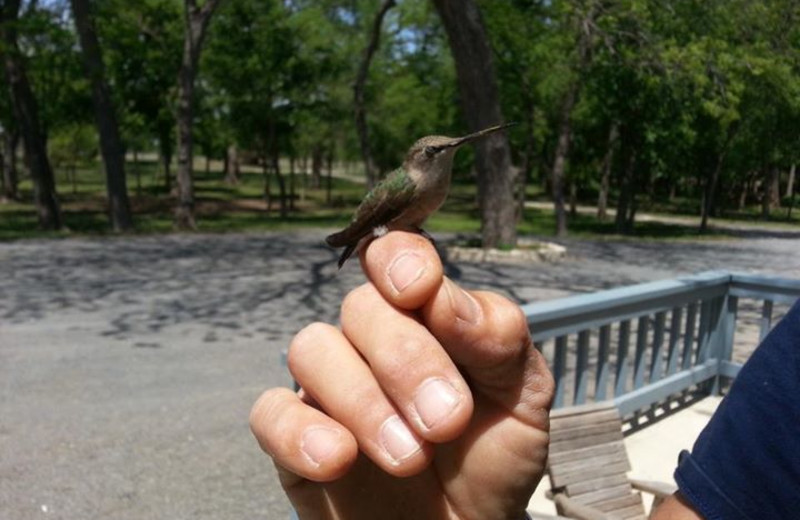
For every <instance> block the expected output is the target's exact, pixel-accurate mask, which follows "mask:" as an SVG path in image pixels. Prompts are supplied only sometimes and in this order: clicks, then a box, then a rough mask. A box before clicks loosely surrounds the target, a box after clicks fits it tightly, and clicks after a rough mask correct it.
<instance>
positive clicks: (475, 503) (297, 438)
mask: <svg viewBox="0 0 800 520" xmlns="http://www.w3.org/2000/svg"><path fill="white" fill-rule="evenodd" d="M361 264H362V266H363V268H364V271H365V273H366V274H367V277H368V278H369V280H370V282H369V283H367V284H365V285H362V286H361V287H358V288H357V289H355V290H353V291H352V292H350V293H349V294H348V295H347V297H346V298H345V300H344V302H343V304H342V309H341V330H339V329H337V328H335V327H333V326H330V325H326V324H322V323H315V324H312V325H309V326H307V327H306V328H304V329H303V330H302V331H300V332H299V333H298V334H297V335H296V336H295V338H294V340H293V341H292V343H291V346H290V349H289V369H290V371H291V373H292V375H293V377H294V378H295V380H297V381H298V383H299V384H300V385H301V387H302V390H301V391H300V392H297V393H295V392H293V391H291V390H289V389H286V388H275V389H272V390H268V391H267V392H265V393H264V394H263V395H262V396H261V397H260V398H259V399H258V401H257V402H256V404H255V405H254V406H253V410H252V413H251V416H250V425H251V428H252V430H253V433H254V435H255V437H256V439H257V440H258V442H259V444H260V445H261V447H262V449H263V450H264V451H265V452H267V453H268V454H269V455H270V456H271V457H272V458H273V460H274V462H275V465H276V467H277V468H278V473H279V476H280V480H281V485H282V486H283V488H284V490H285V491H286V493H287V495H288V497H289V499H290V500H291V501H292V503H293V505H294V507H295V509H296V511H297V513H298V515H299V516H300V518H301V519H317V518H345V519H362V518H363V519H375V518H381V519H387V518H398V519H400V518H402V519H406V518H407V519H439V518H442V519H444V518H447V519H470V520H473V519H474V520H478V519H487V520H489V519H491V520H497V519H510V520H517V519H521V518H524V510H525V507H526V505H527V503H528V500H529V498H530V496H531V494H532V493H533V491H534V489H535V488H536V485H537V484H538V483H539V480H540V479H541V476H542V473H543V471H544V465H545V461H546V458H547V445H548V439H549V436H548V427H549V420H548V412H549V408H550V404H551V400H552V396H553V387H554V385H553V379H552V376H551V375H550V372H549V371H548V369H547V366H546V363H545V360H544V358H543V357H542V356H541V354H540V353H539V352H538V351H537V350H536V349H535V348H533V345H532V343H531V339H530V334H529V332H528V326H527V322H526V320H525V317H524V315H523V314H522V311H521V310H520V309H519V307H518V306H517V305H515V304H513V303H512V302H510V301H508V300H507V299H505V298H503V297H500V296H499V295H496V294H494V293H491V292H478V291H474V292H467V291H464V290H462V289H461V288H459V287H458V286H457V285H456V284H455V283H453V282H452V281H450V280H449V279H447V278H445V277H444V276H443V272H442V265H441V262H440V260H439V257H438V255H437V253H436V251H435V250H434V248H433V247H432V246H431V244H430V242H429V241H428V240H426V239H425V238H423V237H421V236H419V235H415V234H410V233H403V232H392V233H389V234H388V235H386V236H385V237H383V238H380V239H378V240H375V241H373V242H372V243H371V244H370V246H369V247H368V248H367V249H366V251H365V252H362V254H361Z"/></svg>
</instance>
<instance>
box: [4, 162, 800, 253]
mask: <svg viewBox="0 0 800 520" xmlns="http://www.w3.org/2000/svg"><path fill="white" fill-rule="evenodd" d="M157 171H158V165H157V164H156V163H154V162H140V163H139V164H138V165H137V166H136V167H134V165H132V164H130V163H129V164H128V189H129V193H130V198H131V203H132V206H133V210H134V220H135V226H136V231H135V233H139V234H149V233H168V232H172V230H173V227H172V216H173V213H172V212H173V204H174V200H173V197H171V196H170V193H169V192H168V190H167V188H166V187H165V185H164V181H163V177H162V176H161V175H158V174H157ZM137 172H138V174H139V177H138V178H139V180H138V182H137V175H136V173H137ZM284 173H285V172H284ZM240 181H241V182H240V183H239V184H237V185H235V186H232V185H228V184H225V183H224V182H222V175H221V173H220V172H219V171H211V172H206V171H205V170H197V171H196V172H195V197H196V201H197V224H198V230H199V231H202V232H213V233H223V232H241V231H268V230H292V229H305V228H319V227H329V228H332V227H341V226H344V225H346V224H347V222H349V220H350V217H351V215H352V211H353V209H354V208H355V207H356V205H357V204H358V203H359V202H360V200H361V198H362V197H363V195H364V186H363V184H359V183H357V182H352V181H350V180H346V179H341V178H334V179H333V180H332V189H331V200H330V203H328V201H327V191H326V190H325V186H326V182H327V179H326V178H323V180H322V182H323V189H316V190H312V189H309V188H306V187H304V177H303V176H301V175H298V176H296V186H295V194H296V197H295V205H296V210H295V211H292V212H291V213H290V214H289V216H288V217H286V218H280V216H279V212H278V205H279V202H278V193H279V191H278V184H277V181H276V179H275V178H274V176H272V179H271V184H270V191H271V193H272V197H273V206H272V210H271V211H267V210H266V203H265V198H264V179H263V176H262V174H261V173H260V172H258V171H255V170H253V169H249V170H247V171H245V172H243V174H242V176H241V179H240ZM286 182H287V189H288V182H289V179H288V175H286ZM56 184H57V186H58V191H59V198H60V200H61V204H62V212H63V217H64V222H65V226H66V228H67V229H66V230H64V231H60V232H44V231H41V230H39V229H38V224H37V220H36V213H35V211H34V208H33V205H32V204H30V203H26V202H12V203H7V204H0V240H15V239H23V238H51V237H65V236H98V235H105V234H109V233H110V229H109V224H108V218H107V216H106V214H105V179H104V177H103V175H102V173H101V170H100V168H99V165H97V164H94V165H91V166H90V167H87V168H82V169H80V170H79V171H78V172H77V175H76V179H75V182H74V184H73V182H72V179H71V177H69V176H67V175H66V174H65V172H63V171H58V172H57V174H56ZM31 190H32V186H31V184H30V181H27V180H26V181H23V182H22V183H21V184H20V193H21V196H22V200H23V201H29V200H31V198H32V193H31ZM526 196H527V197H528V199H529V200H546V194H544V193H543V192H542V189H541V187H540V186H538V185H531V186H528V187H527V188H526ZM690 206H691V201H686V200H683V201H676V202H675V205H674V207H672V208H671V209H672V211H674V213H677V214H684V213H685V211H687V210H688V209H689V208H690ZM648 209H649V210H651V211H652V210H658V211H661V212H667V213H668V214H669V212H670V207H667V206H663V205H661V206H653V207H652V208H648ZM784 215H785V210H783V211H782V212H781V213H780V216H781V217H782V216H784ZM693 216H694V215H693ZM743 216H745V217H746V218H745V219H746V220H749V218H747V217H750V216H751V215H750V213H748V214H746V215H743ZM794 217H795V218H794V220H793V222H790V223H785V224H783V225H780V224H778V226H777V227H778V228H787V227H789V226H792V225H796V223H797V222H798V219H800V209H798V211H795V213H794ZM480 227H481V226H480V216H479V213H478V208H477V203H476V187H475V185H474V184H473V183H470V182H468V181H464V180H457V181H456V182H454V183H453V186H452V188H451V192H450V195H449V197H448V199H447V202H446V203H445V205H444V207H443V208H442V209H441V210H440V211H439V212H437V213H436V214H435V215H433V216H432V217H431V219H430V220H429V222H428V224H427V226H426V228H427V229H429V230H430V231H433V232H458V233H478V232H479V231H480ZM554 229H555V218H554V214H553V212H552V211H551V210H549V209H543V210H542V209H526V211H525V213H524V215H523V219H522V221H521V222H520V224H519V232H520V233H521V234H524V235H536V236H543V237H548V236H552V235H553V232H554ZM569 232H570V235H571V236H577V237H584V238H595V239H598V238H599V239H604V238H615V239H616V238H626V239H636V240H685V239H698V238H702V239H720V238H726V237H727V236H728V235H726V234H725V233H723V232H715V233H707V234H704V235H700V234H699V233H698V231H697V227H696V226H695V225H682V224H668V223H661V222H647V221H645V222H637V223H636V225H635V227H634V230H633V233H632V234H630V235H624V236H621V235H619V234H617V233H616V231H615V229H614V223H613V221H605V222H601V221H599V220H597V219H596V218H595V217H594V216H590V215H580V214H579V215H577V216H575V217H572V218H570V220H569Z"/></svg>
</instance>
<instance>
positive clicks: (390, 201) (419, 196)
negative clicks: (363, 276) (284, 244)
mask: <svg viewBox="0 0 800 520" xmlns="http://www.w3.org/2000/svg"><path fill="white" fill-rule="evenodd" d="M515 124H516V123H507V124H504V125H497V126H491V127H489V128H485V129H483V130H481V131H479V132H475V133H472V134H468V135H465V136H462V137H445V136H442V135H429V136H427V137H423V138H422V139H419V140H418V141H417V142H415V143H414V144H413V145H412V146H411V148H410V149H409V150H408V153H407V154H406V158H405V160H404V161H403V165H402V166H401V167H400V168H398V169H396V170H394V171H393V172H392V173H390V174H389V175H388V176H386V178H384V179H383V180H382V181H381V182H379V183H378V184H376V185H375V187H374V188H373V189H372V190H370V191H369V193H367V194H366V196H364V200H362V201H361V204H360V205H359V206H358V209H356V212H355V214H354V215H353V220H352V221H351V222H350V224H349V225H348V226H347V227H346V228H344V229H343V230H342V231H339V232H338V233H333V234H332V235H328V237H327V238H326V239H325V242H327V244H328V245H329V246H330V247H333V248H339V247H344V251H342V254H341V256H340V257H339V269H341V268H342V266H343V265H344V263H345V262H346V261H347V259H348V258H350V255H352V254H353V251H355V250H356V248H357V247H358V246H359V244H360V243H361V241H362V240H364V239H366V240H367V241H368V240H371V239H373V238H378V237H381V236H383V235H385V234H386V233H388V232H389V231H390V230H396V229H402V230H406V231H414V232H417V233H420V234H422V235H423V236H425V237H426V238H428V239H430V240H432V239H431V237H430V235H428V234H427V233H426V232H425V231H424V230H423V229H422V227H421V226H422V224H423V223H424V222H425V220H426V219H427V218H428V217H429V216H430V215H431V214H432V213H433V212H435V211H436V210H437V209H439V207H440V206H441V205H442V203H443V202H444V201H445V199H446V198H447V192H448V191H449V189H450V178H451V176H452V168H453V157H454V156H455V154H456V151H457V150H458V148H459V147H460V146H461V145H463V144H465V143H469V142H471V141H474V140H475V139H478V138H480V137H483V136H485V135H488V134H491V133H492V132H496V131H498V130H502V129H504V128H508V127H509V126H513V125H515Z"/></svg>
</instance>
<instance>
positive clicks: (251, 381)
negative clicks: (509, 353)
mask: <svg viewBox="0 0 800 520" xmlns="http://www.w3.org/2000/svg"><path fill="white" fill-rule="evenodd" d="M324 234H325V233H324V232H323V231H321V230H320V231H309V232H304V233H270V234H236V235H170V236H160V237H152V236H150V237H122V238H109V239H93V240H86V239H69V240H53V241H20V242H11V243H0V518H2V519H15V520H27V519H46V518H53V519H101V518H102V519H104V518H113V519H120V520H124V519H137V520H138V519H173V520H178V519H193V520H200V519H253V518H267V519H273V518H274V519H281V518H286V514H287V511H288V503H287V501H286V500H285V499H284V498H283V496H282V493H281V491H280V489H279V487H278V485H277V482H276V479H275V474H274V471H273V469H272V468H271V465H270V464H269V462H268V460H267V459H266V458H265V457H264V456H263V455H262V454H261V452H260V451H259V449H258V447H257V446H256V444H255V442H254V441H253V439H252V438H251V435H250V433H249V429H248V425H247V416H248V412H249V409H250V406H251V404H252V403H253V401H254V400H255V399H256V397H257V396H258V395H259V394H260V392H261V391H262V390H263V389H265V388H267V387H270V386H275V385H287V384H289V379H288V377H287V375H286V374H285V372H284V369H283V368H282V366H281V351H282V349H284V348H285V347H286V345H287V344H288V341H289V339H290V338H291V336H292V334H293V333H294V332H296V331H297V330H298V329H299V328H300V327H301V326H302V325H303V324H306V323H308V322H311V321H314V320H323V321H328V322H335V321H336V318H337V313H338V309H337V305H338V302H339V301H340V300H341V298H342V296H343V295H344V294H345V293H346V291H348V290H349V289H351V288H353V287H354V286H356V285H357V284H359V283H361V282H362V281H363V278H362V276H361V274H360V272H359V270H358V266H357V264H356V263H349V264H348V265H347V266H346V267H345V268H344V269H343V270H342V271H341V272H339V273H337V271H336V267H335V259H336V253H335V252H334V251H331V250H329V249H327V248H326V247H325V246H324V245H323V242H322V238H323V236H324ZM446 238H447V237H444V239H446ZM563 244H564V245H566V246H567V248H568V250H569V255H570V257H569V259H567V260H565V261H563V262H561V263H558V264H540V265H532V266H524V267H523V266H497V265H494V266H493V265H471V264H463V265H448V267H447V272H448V274H449V275H450V276H451V277H453V278H455V279H458V280H459V281H460V282H461V283H462V284H464V285H465V286H467V287H470V288H490V289H494V290H498V291H500V292H502V293H504V294H506V295H507V296H509V297H511V298H513V299H514V300H516V301H519V302H527V301H531V300H540V299H549V298H555V297H559V296H563V295H566V294H571V293H576V292H585V291H592V290H597V289H603V288H609V287H616V286H619V285H625V284H631V283H636V282H641V281H646V280H654V279H660V278H668V277H673V276H676V275H682V274H687V273H694V272H698V271H703V270H708V269H728V270H738V271H746V272H759V273H764V274H773V275H780V276H788V277H800V254H799V253H800V232H789V231H781V232H760V231H757V230H756V231H752V230H751V231H747V232H746V233H744V234H743V237H742V238H741V239H737V240H729V241H715V242H704V243H692V242H666V243H664V242H660V243H654V242H635V241H603V242H583V241H565V242H563Z"/></svg>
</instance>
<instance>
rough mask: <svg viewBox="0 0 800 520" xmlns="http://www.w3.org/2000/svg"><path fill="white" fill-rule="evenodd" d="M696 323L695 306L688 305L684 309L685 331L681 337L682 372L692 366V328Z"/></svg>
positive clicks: (693, 304) (692, 304) (694, 304)
mask: <svg viewBox="0 0 800 520" xmlns="http://www.w3.org/2000/svg"><path fill="white" fill-rule="evenodd" d="M696 321H697V304H696V303H690V304H689V306H688V307H687V308H686V330H685V332H684V335H683V357H682V358H681V359H682V361H681V368H683V369H684V370H686V369H688V368H689V367H691V366H692V350H693V347H694V327H695V322H696Z"/></svg>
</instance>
